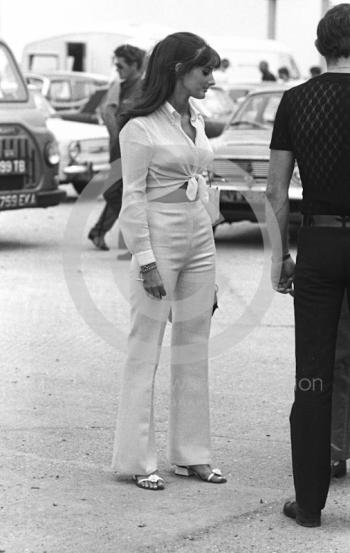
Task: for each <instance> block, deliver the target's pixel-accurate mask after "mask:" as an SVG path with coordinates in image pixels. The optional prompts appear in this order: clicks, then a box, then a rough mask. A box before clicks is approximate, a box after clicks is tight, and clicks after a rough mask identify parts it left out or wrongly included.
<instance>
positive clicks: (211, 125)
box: [192, 77, 235, 138]
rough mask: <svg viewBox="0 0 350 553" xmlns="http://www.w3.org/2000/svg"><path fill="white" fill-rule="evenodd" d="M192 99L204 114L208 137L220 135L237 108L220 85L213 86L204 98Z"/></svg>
mask: <svg viewBox="0 0 350 553" xmlns="http://www.w3.org/2000/svg"><path fill="white" fill-rule="evenodd" d="M214 78H215V77H214ZM192 101H193V102H194V104H195V106H196V108H197V109H198V110H199V112H200V113H201V114H202V116H203V119H204V124H205V133H206V135H207V136H208V138H215V137H216V136H219V135H220V134H221V133H222V131H223V130H224V128H225V126H226V125H227V124H228V123H229V121H230V119H231V117H232V114H233V113H234V110H235V106H234V103H233V101H232V100H231V98H230V97H229V95H228V94H227V92H225V91H224V90H223V89H222V88H220V87H219V86H212V87H210V88H209V89H208V91H207V93H206V95H205V98H203V100H197V99H194V98H193V99H192Z"/></svg>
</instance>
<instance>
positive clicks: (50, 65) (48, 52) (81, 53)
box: [21, 26, 167, 75]
mask: <svg viewBox="0 0 350 553" xmlns="http://www.w3.org/2000/svg"><path fill="white" fill-rule="evenodd" d="M166 34H167V33H166V29H164V30H163V28H161V27H160V28H159V29H156V30H154V29H153V28H152V29H148V28H146V27H140V28H137V27H136V26H135V27H125V28H123V29H121V30H120V32H114V33H108V32H87V33H69V34H65V35H59V36H52V37H48V38H46V39H42V40H37V41H35V42H30V43H29V44H26V46H25V47H24V49H23V53H22V61H21V66H22V69H23V71H24V72H26V73H28V72H31V73H38V74H41V73H44V74H45V73H49V72H53V71H58V70H60V71H84V72H89V73H99V74H103V75H111V74H114V67H113V51H114V50H115V49H116V48H117V46H119V45H120V44H126V43H128V44H132V45H134V46H138V47H139V48H143V49H145V50H148V49H149V48H151V47H152V46H153V45H154V44H155V43H156V42H157V40H159V39H161V38H163V37H164V36H165V35H166Z"/></svg>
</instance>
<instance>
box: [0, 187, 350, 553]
mask: <svg viewBox="0 0 350 553" xmlns="http://www.w3.org/2000/svg"><path fill="white" fill-rule="evenodd" d="M69 192H70V193H71V189H70V188H69ZM101 207H102V203H101V202H92V201H88V202H84V203H82V204H81V205H80V204H79V203H77V202H75V200H74V195H73V193H71V195H70V198H69V201H68V202H67V203H65V204H63V205H60V206H58V207H56V208H50V209H47V210H26V211H21V212H20V211H17V212H12V213H11V212H4V213H1V214H0V217H1V219H0V221H1V235H0V250H1V256H0V274H1V286H0V302H1V314H2V316H1V322H0V325H1V326H0V331H1V337H2V340H1V350H2V356H1V372H0V379H1V390H2V395H1V403H0V432H1V461H0V464H1V473H0V474H1V479H0V490H1V496H0V497H1V500H0V516H1V532H0V551H6V553H44V552H46V553H65V552H69V553H83V552H84V553H129V552H130V553H134V552H135V553H136V552H146V551H147V552H152V553H153V552H154V553H156V552H169V553H170V552H171V553H173V552H174V553H175V552H180V551H181V552H184V553H187V552H191V553H197V552H201V553H205V552H208V553H215V552H220V553H221V552H222V553H245V552H258V553H265V552H271V553H272V552H275V553H282V552H283V553H285V552H286V551H288V553H292V552H293V553H299V552H300V553H301V552H303V553H304V552H306V551H312V552H319V553H326V552H332V553H335V552H339V553H348V551H349V549H350V545H349V544H350V505H349V489H350V488H349V479H348V478H346V479H345V480H343V481H342V482H337V483H335V484H333V485H332V489H331V493H330V497H329V501H328V504H327V508H326V510H325V513H324V517H323V526H322V527H321V528H320V529H311V530H308V529H304V528H301V527H298V526H296V525H295V524H294V523H293V522H292V521H289V520H287V519H285V518H284V517H283V516H282V515H281V513H280V511H281V505H282V502H283V501H284V499H286V498H289V497H292V494H293V489H292V477H291V465H290V452H289V429H288V415H289V409H290V404H291V400H292V388H293V314H292V302H291V299H290V298H289V297H283V296H277V295H276V296H271V295H270V291H269V285H268V282H266V279H264V261H265V259H266V257H264V249H263V245H262V239H261V235H260V233H259V231H258V229H257V228H256V227H255V226H254V225H251V224H239V225H236V226H231V227H229V226H228V225H226V226H222V227H220V228H219V230H218V233H217V249H218V275H217V280H218V283H219V286H220V296H219V303H220V310H219V311H217V312H216V314H215V316H214V319H213V331H212V335H213V340H212V348H211V351H212V361H211V375H210V377H211V406H212V434H213V457H214V459H213V463H214V465H218V466H220V467H221V469H222V470H223V472H224V473H225V474H226V475H227V476H228V483H227V484H226V485H222V486H214V485H210V484H206V483H202V482H199V481H196V480H193V479H191V480H187V479H183V478H178V477H175V476H174V475H173V473H172V471H171V467H169V466H168V464H167V461H166V458H165V445H166V426H167V405H168V357H167V355H168V349H167V344H168V338H166V341H165V345H166V347H165V354H164V356H163V362H162V363H161V367H160V369H159V374H158V378H157V394H156V397H157V400H156V419H157V441H158V446H159V454H160V470H161V472H162V473H163V474H164V476H165V478H166V480H167V482H168V485H167V488H166V490H165V491H163V492H158V493H153V492H147V491H143V490H139V489H138V488H136V487H135V485H134V484H133V483H132V482H130V481H120V480H118V479H117V477H116V475H114V474H113V473H112V472H111V471H110V469H109V463H110V457H111V450H112V442H113V432H114V425H115V417H116V410H117V404H118V396H119V386H120V376H121V370H122V366H123V362H124V358H125V337H126V332H127V327H128V303H127V271H128V268H127V266H128V263H127V262H117V261H116V259H115V258H116V253H117V252H116V249H115V245H116V244H117V235H116V233H115V232H114V233H113V235H112V236H110V237H109V242H110V244H111V246H112V249H111V250H110V252H99V251H96V250H94V249H93V248H92V246H91V245H90V243H89V242H88V241H87V240H86V239H85V235H86V232H87V230H88V228H89V224H90V223H92V221H93V220H94V218H95V217H96V216H97V214H98V212H99V211H100V209H101ZM67 225H68V226H67ZM67 228H68V229H69V234H68V235H67ZM80 235H81V236H82V239H81V238H80Z"/></svg>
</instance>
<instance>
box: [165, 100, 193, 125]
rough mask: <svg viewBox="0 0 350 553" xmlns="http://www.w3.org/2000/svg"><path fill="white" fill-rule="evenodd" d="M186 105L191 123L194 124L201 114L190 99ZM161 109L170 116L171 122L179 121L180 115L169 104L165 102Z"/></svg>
mask: <svg viewBox="0 0 350 553" xmlns="http://www.w3.org/2000/svg"><path fill="white" fill-rule="evenodd" d="M188 104H189V107H190V113H191V123H196V122H197V120H198V119H199V118H200V117H201V114H200V112H199V111H198V109H197V108H196V107H195V106H194V104H193V103H192V100H191V98H190V99H189V101H188ZM163 107H164V109H165V111H166V112H167V113H168V115H170V117H171V118H172V120H173V121H179V120H180V119H181V116H180V114H179V113H178V112H177V111H176V109H175V108H174V106H173V105H172V104H171V103H170V102H165V103H164V104H163Z"/></svg>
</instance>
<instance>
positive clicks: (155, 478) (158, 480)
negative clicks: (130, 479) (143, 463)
mask: <svg viewBox="0 0 350 553" xmlns="http://www.w3.org/2000/svg"><path fill="white" fill-rule="evenodd" d="M134 480H135V481H136V486H138V487H139V488H142V489H143V490H163V489H164V484H165V482H164V479H163V478H162V477H161V476H159V475H158V474H149V475H148V476H144V477H143V478H140V477H139V476H137V475H135V476H134ZM143 482H150V483H151V484H157V487H156V488H153V487H150V486H143V485H142V483H143Z"/></svg>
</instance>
